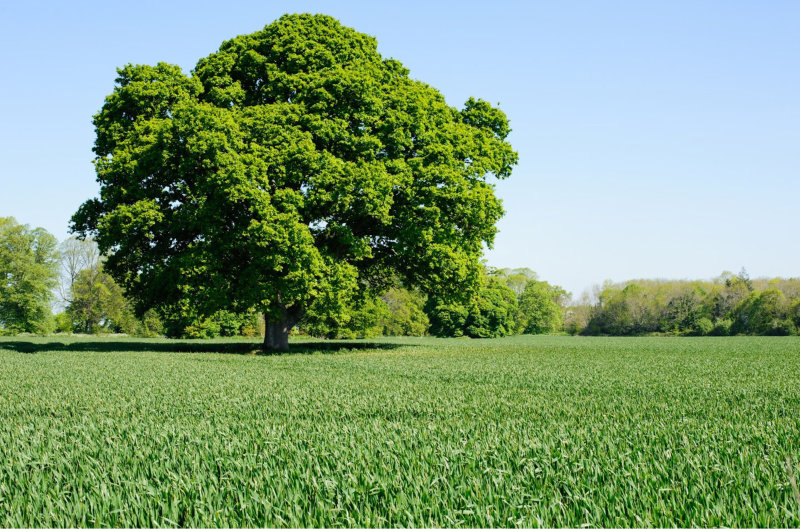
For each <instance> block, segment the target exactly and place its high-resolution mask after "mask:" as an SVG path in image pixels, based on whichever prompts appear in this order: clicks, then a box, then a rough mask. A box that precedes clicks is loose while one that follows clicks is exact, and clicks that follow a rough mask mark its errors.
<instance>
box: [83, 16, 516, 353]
mask: <svg viewBox="0 0 800 529" xmlns="http://www.w3.org/2000/svg"><path fill="white" fill-rule="evenodd" d="M94 124H95V128H96V131H97V138H96V142H95V147H94V151H95V153H96V155H97V158H96V162H95V166H96V170H97V179H98V182H99V183H100V198H99V199H95V200H90V201H88V202H86V203H85V204H83V205H82V206H81V208H80V209H79V211H78V212H77V213H76V214H75V216H74V217H73V225H72V227H73V229H74V230H75V231H76V232H78V233H81V234H83V235H95V236H96V240H97V242H98V244H99V246H100V249H101V250H102V251H103V252H104V253H105V252H108V253H109V256H108V261H107V263H106V268H107V270H108V271H109V272H110V273H111V274H112V276H114V278H116V279H117V280H118V281H119V282H120V283H121V284H122V285H123V286H124V287H125V289H126V291H127V292H128V293H130V294H131V295H132V296H133V297H134V298H135V299H136V300H137V307H138V310H139V311H143V310H145V309H146V308H150V307H154V306H160V307H170V306H174V305H176V304H179V303H180V302H181V300H183V299H190V300H191V303H192V305H193V306H194V307H196V308H197V310H198V312H200V313H201V314H204V315H211V314H213V313H214V312H216V311H218V310H229V311H232V312H237V313H241V312H244V311H246V310H247V309H250V308H253V309H255V310H258V311H260V312H263V313H264V315H265V320H266V322H267V323H266V327H267V331H266V333H265V342H264V347H265V349H286V348H287V347H288V342H287V339H288V334H289V330H290V329H291V328H292V326H293V325H294V324H295V323H296V322H297V321H299V320H300V318H302V317H303V316H304V315H305V314H306V313H308V312H309V311H312V312H314V313H317V314H321V313H327V314H335V313H337V312H341V311H344V310H346V307H347V306H348V304H349V301H350V299H352V298H353V297H357V294H358V292H359V291H360V290H371V291H374V292H380V291H382V290H383V289H385V288H386V286H387V284H388V282H389V280H390V279H391V278H394V277H399V278H400V279H401V280H402V281H403V283H405V284H406V285H416V286H418V287H419V288H420V289H422V290H423V291H424V292H428V293H430V292H436V293H437V294H438V295H439V296H441V297H443V298H453V299H458V298H462V297H464V296H465V295H468V293H469V291H470V290H474V289H475V287H476V285H477V284H478V282H479V278H480V273H481V267H480V264H479V258H480V255H481V252H482V247H483V245H484V244H486V245H491V244H492V241H493V239H494V235H495V231H496V228H495V223H496V222H497V220H498V219H499V218H500V216H501V215H502V213H503V210H502V207H501V204H500V201H499V200H498V199H497V198H496V197H495V195H494V189H493V185H492V183H491V182H490V181H489V178H490V177H496V178H505V177H507V176H509V175H510V172H511V168H512V166H513V165H514V164H516V162H517V155H516V153H515V152H514V151H513V150H512V149H511V146H510V145H509V144H508V143H507V142H506V141H505V138H506V136H507V135H508V133H509V131H510V129H509V126H508V122H507V119H506V116H505V115H504V114H503V113H502V112H501V111H500V110H498V109H496V108H492V107H491V106H490V105H489V104H488V103H486V102H485V101H481V100H476V99H472V98H471V99H469V100H468V101H467V102H466V104H465V106H464V107H463V108H462V109H460V110H458V109H456V108H453V107H451V106H449V105H447V103H446V102H445V100H444V97H442V95H441V94H440V93H439V92H438V91H436V90H435V89H434V88H432V87H430V86H428V85H426V84H424V83H422V82H419V81H415V80H412V79H411V78H410V77H409V72H408V70H407V69H405V68H404V67H403V66H402V65H401V64H400V63H399V62H398V61H395V60H392V59H383V58H382V57H381V56H380V55H379V54H378V52H377V43H376V41H375V39H373V38H372V37H369V36H367V35H364V34H361V33H357V32H356V31H354V30H352V29H350V28H346V27H343V26H342V25H340V24H339V22H337V21H336V20H335V19H333V18H330V17H327V16H321V15H314V16H312V15H287V16H284V17H281V18H280V19H279V20H278V21H276V22H274V23H273V24H270V25H268V26H267V27H265V28H264V29H263V30H262V31H259V32H256V33H253V34H251V35H243V36H240V37H236V38H234V39H232V40H229V41H227V42H225V43H223V44H222V46H221V47H220V49H219V51H218V52H216V53H214V54H212V55H210V56H208V57H206V58H205V59H202V60H201V61H200V62H199V63H198V64H197V67H196V68H195V70H194V72H193V74H192V75H191V76H187V75H185V74H183V72H181V70H180V68H178V67H177V66H170V65H167V64H163V63H162V64H158V65H157V66H133V65H129V66H126V67H124V68H122V69H120V70H119V77H118V78H117V86H116V88H115V89H114V92H113V93H112V94H111V95H110V96H108V98H106V102H105V104H104V106H103V108H102V110H101V111H100V112H99V113H98V114H97V115H96V116H95V119H94Z"/></svg>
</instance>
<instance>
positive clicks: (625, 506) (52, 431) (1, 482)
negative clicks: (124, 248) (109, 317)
mask: <svg viewBox="0 0 800 529" xmlns="http://www.w3.org/2000/svg"><path fill="white" fill-rule="evenodd" d="M66 340H67V339H65V341H66ZM59 342H60V340H59V339H53V338H44V339H40V340H38V341H33V342H22V341H20V340H19V339H6V341H3V340H0V364H2V365H3V366H4V368H3V369H0V406H1V407H2V410H3V420H2V421H0V447H2V454H3V457H2V458H0V526H3V527H50V526H56V527H86V526H98V527H164V526H188V527H240V526H247V527H256V526H258V527H272V526H280V527H285V526H293V527H294V526H300V527H342V526H348V527H359V526H366V527H372V526H375V527H393V526H404V527H412V526H413V527H418V526H425V527H495V526H498V527H517V526H520V527H531V526H545V527H579V526H587V527H589V526H591V527H630V526H655V527H676V526H677V527H690V526H691V527H695V526H698V527H712V526H715V527H716V526H726V527H797V526H798V525H800V509H799V508H798V505H797V503H796V501H795V499H794V497H793V492H792V485H791V477H790V476H791V475H792V473H793V474H794V476H795V480H796V479H797V476H800V460H798V454H800V423H798V421H797V413H796V411H797V409H798V407H799V406H800V385H799V384H798V380H800V339H799V338H783V339H776V338H752V337H744V338H729V339H726V340H717V339H706V338H694V339H686V340H683V339H671V338H670V339H667V338H626V339H616V338H602V339H596V338H583V339H580V340H575V339H572V338H569V337H547V336H545V337H541V336H540V337H514V338H503V339H497V340H440V339H431V338H426V339H405V340H397V339H395V340H392V341H391V342H388V341H384V342H377V343H373V344H372V345H371V346H369V347H371V348H367V349H361V350H358V351H353V352H346V351H342V352H340V353H339V354H312V355H280V356H274V355H273V356H251V355H237V354H227V355H225V354H213V353H210V352H204V353H184V354H165V351H170V350H172V351H175V350H182V349H180V347H181V346H185V347H189V348H192V347H194V348H201V347H204V348H205V350H207V351H214V350H224V349H225V348H227V347H231V345H232V344H238V343H241V342H240V341H236V342H227V343H217V344H216V345H214V344H209V343H205V344H203V343H202V342H200V343H198V342H188V343H181V342H162V341H150V342H145V341H143V340H141V339H137V340H133V341H130V342H128V343H126V342H125V341H119V340H116V341H115V340H82V341H78V342H68V343H67V344H66V345H63V344H61V343H59ZM70 344H71V345H70ZM343 345H344V346H345V347H352V342H350V343H345V344H343ZM242 346H243V349H244V348H247V347H250V348H252V347H254V346H255V344H254V343H250V344H247V343H245V344H242ZM390 347H391V348H392V349H389V348H390ZM133 348H135V350H133ZM3 349H8V350H3ZM71 349H72V350H71ZM148 349H150V351H149V352H148ZM21 350H27V351H36V354H20V353H19V352H17V351H21ZM48 350H50V351H52V352H48ZM245 350H246V349H245ZM87 351H90V352H87ZM126 351H132V352H126ZM312 351H313V350H312ZM320 352H322V351H320ZM329 352H330V351H329ZM76 498H79V501H78V500H76Z"/></svg>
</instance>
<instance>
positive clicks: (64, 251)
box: [58, 237, 101, 305]
mask: <svg viewBox="0 0 800 529" xmlns="http://www.w3.org/2000/svg"><path fill="white" fill-rule="evenodd" d="M58 250H59V257H60V263H61V281H60V283H59V288H58V291H59V297H60V298H61V302H62V303H64V304H66V305H69V303H70V302H71V301H72V292H73V290H74V286H75V281H76V280H77V279H78V275H79V274H80V273H81V272H82V271H84V270H90V269H93V268H96V267H98V266H99V265H100V261H101V258H100V251H99V250H98V248H97V243H95V242H94V240H92V239H91V238H89V239H79V238H78V237H69V238H68V239H66V240H64V241H62V243H61V244H60V245H59V247H58Z"/></svg>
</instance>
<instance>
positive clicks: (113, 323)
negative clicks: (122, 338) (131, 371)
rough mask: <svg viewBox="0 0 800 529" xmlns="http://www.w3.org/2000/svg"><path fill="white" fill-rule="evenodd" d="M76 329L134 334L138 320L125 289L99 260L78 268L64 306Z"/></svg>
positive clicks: (87, 331) (86, 331) (89, 332)
mask: <svg viewBox="0 0 800 529" xmlns="http://www.w3.org/2000/svg"><path fill="white" fill-rule="evenodd" d="M66 313H67V315H69V317H70V319H71V320H72V325H73V329H74V331H75V332H83V333H88V334H94V333H98V332H117V333H126V334H136V333H137V331H138V327H139V322H138V321H137V319H136V316H135V315H134V313H133V309H132V307H131V304H130V303H129V301H128V300H127V299H126V298H125V293H124V291H123V290H122V287H120V286H119V285H118V284H117V283H116V282H115V281H114V279H113V278H112V277H111V276H110V275H108V274H107V273H105V272H104V271H103V265H102V263H101V262H97V263H95V264H94V265H93V266H91V267H90V268H86V269H84V270H81V271H80V272H78V274H77V276H76V277H75V280H74V281H73V284H72V288H71V296H70V302H69V305H68V306H67V310H66Z"/></svg>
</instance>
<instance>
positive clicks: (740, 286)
mask: <svg viewBox="0 0 800 529" xmlns="http://www.w3.org/2000/svg"><path fill="white" fill-rule="evenodd" d="M596 298H597V299H596V301H595V302H594V303H588V302H585V301H584V303H582V304H576V305H575V306H573V307H570V309H569V310H568V311H567V318H566V330H567V331H568V332H570V333H573V334H578V333H580V334H586V335H617V336H630V335H642V334H649V333H663V334H674V335H691V336H707V335H710V336H728V335H737V334H750V335H764V336H769V335H772V336H788V335H793V334H797V330H798V326H800V279H781V278H776V279H750V278H749V276H748V275H747V272H746V271H744V270H742V271H741V272H740V273H739V274H737V275H734V274H732V273H730V272H724V273H723V274H722V275H720V276H719V277H718V278H716V279H714V280H712V281H664V280H636V281H626V282H624V283H618V284H614V283H606V284H605V285H603V287H602V288H601V289H599V291H598V293H597V296H596Z"/></svg>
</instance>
